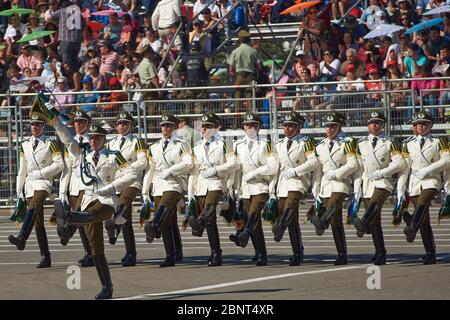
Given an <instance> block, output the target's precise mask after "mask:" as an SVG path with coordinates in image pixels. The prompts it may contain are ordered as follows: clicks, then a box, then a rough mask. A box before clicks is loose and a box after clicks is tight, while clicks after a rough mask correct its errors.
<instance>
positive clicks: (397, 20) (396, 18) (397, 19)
mask: <svg viewBox="0 0 450 320" xmlns="http://www.w3.org/2000/svg"><path fill="white" fill-rule="evenodd" d="M397 5H398V6H399V8H398V9H397V10H396V11H395V12H394V15H393V17H392V21H393V23H394V24H397V25H401V23H402V21H401V17H402V15H403V14H406V15H407V16H408V18H409V20H410V21H411V23H412V24H417V23H419V18H418V16H417V13H416V11H415V10H414V9H413V8H412V7H411V1H410V0H397Z"/></svg>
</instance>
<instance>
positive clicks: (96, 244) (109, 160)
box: [50, 119, 137, 299]
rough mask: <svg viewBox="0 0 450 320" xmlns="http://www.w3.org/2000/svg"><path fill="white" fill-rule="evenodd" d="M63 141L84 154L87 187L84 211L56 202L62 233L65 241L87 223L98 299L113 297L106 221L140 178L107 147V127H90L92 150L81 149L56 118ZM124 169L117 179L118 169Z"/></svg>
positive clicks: (70, 148) (59, 232)
mask: <svg viewBox="0 0 450 320" xmlns="http://www.w3.org/2000/svg"><path fill="white" fill-rule="evenodd" d="M50 122H51V123H54V127H55V129H56V132H57V134H58V136H59V137H60V139H61V141H62V142H63V143H64V145H65V146H66V147H67V149H68V150H69V153H72V154H80V155H81V158H80V162H81V165H80V171H81V172H80V178H81V181H82V183H83V184H84V186H85V193H84V195H83V199H82V201H81V207H80V210H81V211H70V212H67V211H66V210H65V209H64V207H63V206H62V203H61V202H55V213H56V223H57V227H58V235H59V236H60V238H61V239H62V241H64V239H65V238H67V237H69V236H70V229H71V226H73V225H83V226H84V228H85V231H86V234H87V236H88V239H89V244H90V247H91V250H92V258H93V260H94V264H95V267H96V269H97V273H98V276H99V278H100V282H101V284H102V289H101V291H100V292H99V293H98V294H97V295H96V296H95V299H109V298H111V297H112V294H113V285H112V281H111V274H110V272H109V267H108V262H107V260H106V257H105V248H104V243H103V242H104V240H103V221H104V220H107V219H110V218H111V216H112V215H113V214H114V213H115V210H116V208H117V207H118V205H119V199H118V197H117V196H116V193H117V192H119V193H120V192H122V191H123V190H125V189H126V188H127V187H128V186H129V185H131V184H132V183H133V182H135V181H136V179H137V173H136V171H135V170H134V168H133V167H132V166H130V165H129V164H128V163H127V161H126V160H125V158H124V157H123V156H122V154H121V153H120V152H118V151H112V150H109V149H107V148H105V140H106V134H107V132H106V130H105V129H103V128H102V127H101V126H100V125H99V124H91V125H90V127H89V132H88V135H89V144H90V146H91V148H90V151H89V150H87V149H82V148H80V146H79V144H78V141H76V140H75V139H74V138H73V137H72V136H71V134H70V132H69V131H68V129H67V127H65V126H64V125H63V124H62V123H61V122H60V121H59V119H56V120H55V119H52V120H51V121H50ZM119 170H120V171H123V174H122V175H121V176H120V178H116V173H117V171H119Z"/></svg>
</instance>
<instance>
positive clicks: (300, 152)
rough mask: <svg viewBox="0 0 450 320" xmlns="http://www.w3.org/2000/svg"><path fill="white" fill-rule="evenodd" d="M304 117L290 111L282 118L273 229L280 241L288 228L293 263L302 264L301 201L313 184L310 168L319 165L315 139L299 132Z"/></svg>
mask: <svg viewBox="0 0 450 320" xmlns="http://www.w3.org/2000/svg"><path fill="white" fill-rule="evenodd" d="M304 123H305V118H303V117H302V116H301V115H300V114H299V113H298V112H296V111H291V112H290V113H288V114H287V115H286V117H285V119H284V121H283V126H284V129H283V131H284V136H285V137H284V139H282V140H280V141H279V142H278V143H277V144H276V145H275V150H276V153H277V156H278V159H279V161H280V172H279V176H278V183H277V196H278V199H279V201H280V203H279V208H280V213H281V215H280V217H279V219H278V222H276V223H275V224H274V225H273V227H272V231H273V233H274V235H275V237H274V238H275V241H276V242H280V241H281V239H282V238H283V234H284V231H285V230H286V228H289V238H290V240H291V246H292V250H293V251H294V255H293V256H292V258H291V261H290V263H289V265H290V266H299V265H301V263H302V261H303V243H302V236H301V233H300V226H299V219H298V216H299V212H298V211H299V202H300V200H301V199H302V198H303V197H304V195H305V194H306V193H307V192H308V190H309V188H310V185H311V183H310V180H311V175H312V174H311V172H312V171H314V169H315V168H316V167H317V166H318V165H319V162H318V159H317V157H316V153H315V145H314V140H312V139H310V138H308V137H305V136H303V135H301V134H300V129H301V128H303V124H304Z"/></svg>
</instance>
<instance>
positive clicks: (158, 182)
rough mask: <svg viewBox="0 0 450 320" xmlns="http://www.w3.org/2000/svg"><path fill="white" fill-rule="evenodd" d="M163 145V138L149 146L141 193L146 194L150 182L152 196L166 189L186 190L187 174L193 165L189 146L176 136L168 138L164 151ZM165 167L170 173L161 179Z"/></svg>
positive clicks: (160, 193) (158, 195)
mask: <svg viewBox="0 0 450 320" xmlns="http://www.w3.org/2000/svg"><path fill="white" fill-rule="evenodd" d="M163 146H164V139H161V140H159V141H158V142H156V143H154V144H153V145H151V146H150V149H149V168H148V171H147V172H146V174H145V176H144V184H143V191H142V192H143V194H148V190H149V188H150V184H153V188H152V195H153V196H154V197H161V196H162V194H163V193H164V192H166V191H176V192H179V193H183V192H185V191H187V179H188V177H187V174H188V172H189V171H190V170H191V169H192V167H193V165H194V162H193V157H192V149H191V146H190V145H189V143H188V142H186V141H184V140H183V139H180V138H179V137H176V136H172V137H171V138H170V139H169V143H168V144H167V147H166V150H165V151H163ZM166 169H169V170H170V173H171V174H170V175H169V176H168V177H167V178H165V179H163V178H162V177H161V173H162V172H163V171H164V170H166Z"/></svg>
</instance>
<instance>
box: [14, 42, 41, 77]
mask: <svg viewBox="0 0 450 320" xmlns="http://www.w3.org/2000/svg"><path fill="white" fill-rule="evenodd" d="M20 52H21V54H20V56H19V58H18V59H17V65H18V66H19V67H20V69H21V72H23V70H24V69H25V68H29V69H30V70H31V76H32V77H38V76H40V75H41V73H42V71H43V70H44V67H43V65H42V60H41V58H40V57H39V56H37V55H33V54H32V52H31V48H30V44H29V43H24V44H23V45H22V48H21V50H20Z"/></svg>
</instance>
